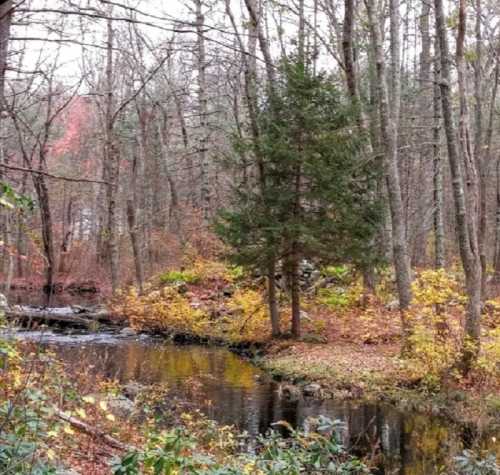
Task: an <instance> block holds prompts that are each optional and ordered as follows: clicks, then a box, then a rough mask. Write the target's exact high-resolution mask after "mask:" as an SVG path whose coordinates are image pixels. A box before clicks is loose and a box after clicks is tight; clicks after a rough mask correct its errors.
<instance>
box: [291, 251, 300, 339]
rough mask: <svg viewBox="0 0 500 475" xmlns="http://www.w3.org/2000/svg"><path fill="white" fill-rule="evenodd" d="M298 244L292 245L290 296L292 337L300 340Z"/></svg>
mask: <svg viewBox="0 0 500 475" xmlns="http://www.w3.org/2000/svg"><path fill="white" fill-rule="evenodd" d="M296 246H297V244H296V243H294V244H292V251H291V252H292V254H291V256H290V262H289V281H290V294H291V297H292V336H293V337H294V338H300V334H301V328H300V283H299V255H298V253H297V250H296Z"/></svg>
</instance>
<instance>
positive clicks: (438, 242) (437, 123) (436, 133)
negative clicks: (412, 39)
mask: <svg viewBox="0 0 500 475" xmlns="http://www.w3.org/2000/svg"><path fill="white" fill-rule="evenodd" d="M438 68H439V65H438V60H437V58H436V61H435V73H434V87H433V90H434V100H433V110H434V114H433V115H434V124H433V134H432V142H433V145H432V151H433V152H432V155H433V160H432V163H433V184H434V216H433V217H434V267H435V268H436V269H443V268H444V266H445V248H444V224H443V206H444V194H443V164H442V159H441V104H440V101H441V96H440V90H439V83H438V80H439V70H438Z"/></svg>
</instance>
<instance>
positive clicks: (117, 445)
mask: <svg viewBox="0 0 500 475" xmlns="http://www.w3.org/2000/svg"><path fill="white" fill-rule="evenodd" d="M54 411H55V415H56V416H57V417H58V418H59V419H61V420H63V421H64V422H67V423H68V424H70V425H71V426H72V427H74V428H75V429H78V430H79V431H80V432H83V433H85V434H87V435H90V436H91V437H94V438H96V439H99V440H100V441H101V442H104V443H105V444H106V445H109V446H110V447H113V448H114V449H118V450H123V451H124V452H132V451H137V447H134V446H133V445H128V444H124V443H123V442H120V441H119V440H118V439H115V438H114V437H112V436H111V435H109V434H108V433H107V432H104V431H103V430H101V429H98V428H97V427H93V426H91V425H89V424H87V423H85V422H83V421H82V420H80V419H77V418H76V417H73V416H68V415H67V414H65V413H64V412H63V411H61V410H60V409H54Z"/></svg>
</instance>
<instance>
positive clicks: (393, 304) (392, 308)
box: [385, 300, 399, 312]
mask: <svg viewBox="0 0 500 475" xmlns="http://www.w3.org/2000/svg"><path fill="white" fill-rule="evenodd" d="M385 307H386V308H387V310H389V311H390V312H395V311H396V310H399V300H393V301H392V302H389V303H388V304H387V305H386V306H385Z"/></svg>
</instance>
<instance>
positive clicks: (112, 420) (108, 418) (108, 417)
mask: <svg viewBox="0 0 500 475" xmlns="http://www.w3.org/2000/svg"><path fill="white" fill-rule="evenodd" d="M106 419H107V420H108V421H111V422H115V421H116V417H115V416H114V415H113V414H111V413H109V414H106Z"/></svg>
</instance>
